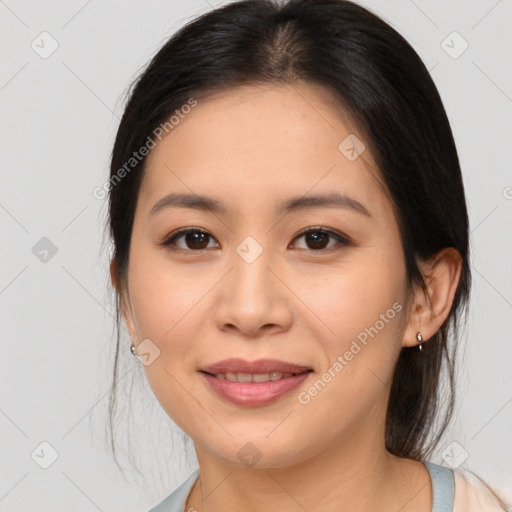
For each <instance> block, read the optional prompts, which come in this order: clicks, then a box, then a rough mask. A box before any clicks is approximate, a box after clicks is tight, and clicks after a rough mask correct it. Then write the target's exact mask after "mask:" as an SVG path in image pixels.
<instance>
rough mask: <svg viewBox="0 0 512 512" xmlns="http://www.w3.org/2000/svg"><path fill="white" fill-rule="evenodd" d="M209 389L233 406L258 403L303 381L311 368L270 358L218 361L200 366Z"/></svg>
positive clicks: (284, 392) (264, 403) (278, 395)
mask: <svg viewBox="0 0 512 512" xmlns="http://www.w3.org/2000/svg"><path fill="white" fill-rule="evenodd" d="M199 372H200V373H201V374H202V375H203V376H204V378H205V381H206V382H207V384H208V387H209V389H210V390H212V391H214V392H215V394H216V395H217V396H218V397H220V398H221V399H223V400H225V401H228V402H230V403H232V404H235V405H244V406H261V405H267V404H269V403H271V402H274V401H276V400H277V399H279V398H280V397H282V396H284V395H286V394H289V393H290V392H291V391H292V390H293V389H295V388H296V387H298V386H299V385H300V384H301V383H302V382H304V381H305V380H306V379H307V378H308V377H309V375H310V374H312V373H314V370H313V369H312V368H309V367H307V366H302V365H296V364H291V363H287V362H284V361H277V360H271V359H264V360H263V359H262V360H259V361H254V362H248V361H244V360H241V359H229V360H224V361H220V362H218V363H215V364H213V365H211V366H208V367H205V368H202V369H201V370H199Z"/></svg>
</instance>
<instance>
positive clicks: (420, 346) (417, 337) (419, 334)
mask: <svg viewBox="0 0 512 512" xmlns="http://www.w3.org/2000/svg"><path fill="white" fill-rule="evenodd" d="M416 340H417V341H418V343H419V344H420V345H419V347H418V350H419V351H420V352H423V346H422V343H423V335H422V334H421V332H418V333H417V334H416Z"/></svg>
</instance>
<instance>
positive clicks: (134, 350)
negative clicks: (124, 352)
mask: <svg viewBox="0 0 512 512" xmlns="http://www.w3.org/2000/svg"><path fill="white" fill-rule="evenodd" d="M130 352H131V353H132V354H133V355H134V356H136V355H137V348H136V347H135V345H133V344H132V345H130Z"/></svg>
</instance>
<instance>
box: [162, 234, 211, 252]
mask: <svg viewBox="0 0 512 512" xmlns="http://www.w3.org/2000/svg"><path fill="white" fill-rule="evenodd" d="M180 238H183V239H184V241H185V245H186V247H182V246H179V245H178V246H177V248H178V249H182V250H184V251H186V250H188V249H190V250H194V251H200V250H202V249H207V248H208V247H207V246H208V239H209V238H213V237H212V236H211V235H210V234H209V233H208V232H207V231H203V230H202V229H198V228H187V229H182V230H180V231H177V232H176V233H174V234H172V235H171V236H170V237H168V238H167V239H166V240H164V242H163V243H162V245H163V246H165V247H170V246H176V245H177V244H176V240H179V239H180ZM172 249H174V248H172Z"/></svg>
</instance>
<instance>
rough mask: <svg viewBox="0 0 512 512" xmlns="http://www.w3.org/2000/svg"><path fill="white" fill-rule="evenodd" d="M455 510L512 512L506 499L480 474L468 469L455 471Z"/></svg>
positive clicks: (459, 511)
mask: <svg viewBox="0 0 512 512" xmlns="http://www.w3.org/2000/svg"><path fill="white" fill-rule="evenodd" d="M453 477H454V482H455V498H454V503H453V512H504V511H505V512H512V505H511V504H508V503H505V502H504V500H503V499H502V498H501V497H500V496H499V495H498V494H497V492H496V491H494V490H493V489H492V488H491V487H490V486H489V485H488V484H487V483H486V482H485V481H484V480H482V479H481V478H480V477H479V476H478V475H476V474H475V473H473V472H472V471H470V470H467V469H457V470H455V471H453Z"/></svg>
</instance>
